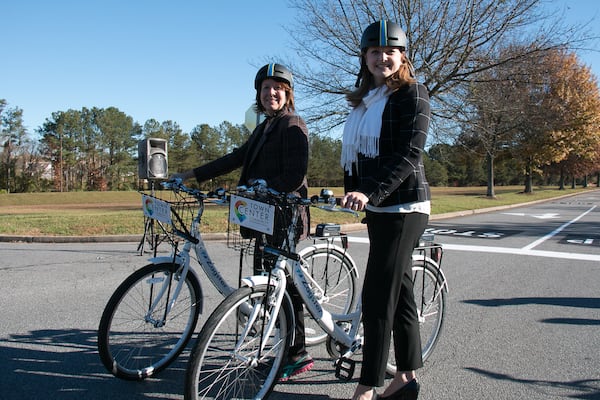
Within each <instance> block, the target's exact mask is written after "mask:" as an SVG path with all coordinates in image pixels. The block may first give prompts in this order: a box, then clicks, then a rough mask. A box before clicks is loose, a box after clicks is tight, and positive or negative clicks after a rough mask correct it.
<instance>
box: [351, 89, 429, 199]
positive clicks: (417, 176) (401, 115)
mask: <svg viewBox="0 0 600 400" xmlns="http://www.w3.org/2000/svg"><path fill="white" fill-rule="evenodd" d="M381 118H382V124H381V134H380V137H379V156H378V157H375V158H367V157H365V156H364V155H363V154H359V155H358V161H357V162H356V163H354V165H353V174H352V176H349V174H348V173H347V172H345V174H344V187H345V190H346V192H350V191H359V192H361V193H364V194H365V195H367V196H368V197H369V203H370V204H372V205H374V206H376V207H384V206H391V205H397V204H406V203H412V202H416V201H426V200H430V199H431V193H430V189H429V184H428V183H427V179H426V177H425V168H424V167H423V159H422V153H423V151H424V149H425V142H426V140H427V130H428V128H429V121H430V118H431V111H430V105H429V93H428V91H427V88H426V87H425V86H424V85H422V84H419V83H414V84H411V85H407V86H405V87H402V88H400V89H398V90H396V91H395V92H394V93H392V94H391V95H390V97H389V98H388V101H387V104H386V106H385V109H384V111H383V114H382V116H381Z"/></svg>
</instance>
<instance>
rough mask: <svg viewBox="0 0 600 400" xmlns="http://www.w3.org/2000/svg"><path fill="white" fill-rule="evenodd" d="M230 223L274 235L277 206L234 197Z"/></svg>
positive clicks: (230, 210)
mask: <svg viewBox="0 0 600 400" xmlns="http://www.w3.org/2000/svg"><path fill="white" fill-rule="evenodd" d="M229 222H231V223H233V224H236V225H240V226H243V227H245V228H249V229H254V230H255V231H258V232H262V233H266V234H267V235H272V234H273V226H274V225H275V206H272V205H270V204H265V203H261V202H260V201H256V200H251V199H247V198H245V197H240V196H235V195H232V196H231V202H230V203H229Z"/></svg>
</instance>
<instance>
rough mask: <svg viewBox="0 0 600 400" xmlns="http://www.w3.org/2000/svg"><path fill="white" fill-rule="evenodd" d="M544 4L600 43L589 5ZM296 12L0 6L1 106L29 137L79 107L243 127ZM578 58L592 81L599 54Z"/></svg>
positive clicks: (592, 0) (28, 0) (595, 10)
mask: <svg viewBox="0 0 600 400" xmlns="http://www.w3.org/2000/svg"><path fill="white" fill-rule="evenodd" d="M549 4H550V6H551V7H552V8H557V9H561V10H563V9H564V10H565V11H564V18H565V20H566V21H568V22H570V23H578V22H586V21H589V20H590V19H591V18H594V17H595V18H596V24H595V27H593V29H595V30H596V34H597V35H599V36H600V28H599V27H598V26H600V24H598V22H597V21H598V19H600V2H598V1H597V0H554V1H551V2H550V3H549ZM565 4H566V5H567V6H568V8H563V5H565ZM295 12H296V11H295V10H292V9H289V8H288V7H287V5H286V2H285V1H283V0H266V1H265V0H261V1H256V2H254V1H247V0H233V1H222V0H221V1H210V2H208V1H207V2H205V1H198V0H193V1H192V0H189V1H186V0H177V1H164V0H163V1H156V0H144V1H139V0H125V1H123V0H104V1H85V0H72V1H66V0H55V1H34V0H21V1H8V2H4V4H3V5H2V7H1V8H0V35H1V37H2V38H3V43H2V60H1V61H0V99H5V100H6V101H7V102H8V107H10V108H14V107H19V108H21V109H22V110H23V119H24V123H25V126H26V127H27V128H28V129H29V131H30V132H31V133H33V132H34V131H35V129H37V128H38V127H39V126H41V125H42V124H43V123H44V121H45V120H46V118H50V116H51V113H52V112H55V111H66V110H68V109H75V110H80V109H81V108H82V107H88V108H91V107H100V108H106V107H111V106H114V107H117V108H118V109H119V110H121V111H123V112H124V113H126V114H127V115H130V116H131V117H132V118H133V119H134V121H136V122H139V123H140V124H143V123H144V122H145V121H146V120H147V119H150V118H154V119H156V120H158V121H160V122H162V121H165V120H172V121H175V122H177V123H178V124H179V125H180V127H181V128H182V129H183V131H184V132H189V131H191V130H192V129H193V127H194V126H196V125H198V124H201V123H207V124H209V125H211V126H215V125H218V124H220V123H221V122H223V121H229V122H232V123H234V124H242V123H244V115H245V112H246V110H247V109H248V108H249V107H250V106H251V105H252V102H253V99H254V87H253V81H254V75H255V73H256V70H257V68H258V67H260V66H261V65H263V64H265V63H266V62H270V61H277V60H279V59H280V56H281V55H282V54H283V55H284V56H286V57H287V58H290V56H291V55H290V54H289V53H286V44H287V43H289V38H288V34H287V32H286V31H285V29H284V28H283V26H285V25H286V24H289V23H290V22H291V21H293V18H294V13H295ZM581 59H582V60H583V61H584V62H585V63H586V64H587V65H590V66H591V67H592V69H593V72H594V74H595V75H596V76H597V77H598V76H600V55H599V53H597V52H596V53H594V52H588V53H585V54H581ZM299 108H300V112H301V105H300V107H299Z"/></svg>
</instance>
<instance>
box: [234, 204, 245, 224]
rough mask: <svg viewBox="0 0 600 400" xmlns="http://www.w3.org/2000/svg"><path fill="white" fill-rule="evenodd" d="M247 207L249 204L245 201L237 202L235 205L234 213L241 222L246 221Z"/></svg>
mask: <svg viewBox="0 0 600 400" xmlns="http://www.w3.org/2000/svg"><path fill="white" fill-rule="evenodd" d="M246 206H247V204H246V202H245V201H243V200H238V201H236V202H235V205H234V206H233V211H234V212H235V216H236V217H237V219H238V220H239V221H240V222H243V221H244V220H245V219H246V214H245V213H244V209H245V208H246Z"/></svg>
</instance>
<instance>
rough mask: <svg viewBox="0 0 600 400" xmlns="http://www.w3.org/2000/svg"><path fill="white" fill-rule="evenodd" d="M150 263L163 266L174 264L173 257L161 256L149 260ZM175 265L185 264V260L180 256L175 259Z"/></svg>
mask: <svg viewBox="0 0 600 400" xmlns="http://www.w3.org/2000/svg"><path fill="white" fill-rule="evenodd" d="M148 261H150V262H151V263H152V264H162V263H172V262H173V256H160V257H152V258H149V259H148ZM175 264H179V265H181V264H183V259H182V258H181V257H179V256H177V257H176V258H175Z"/></svg>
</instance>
